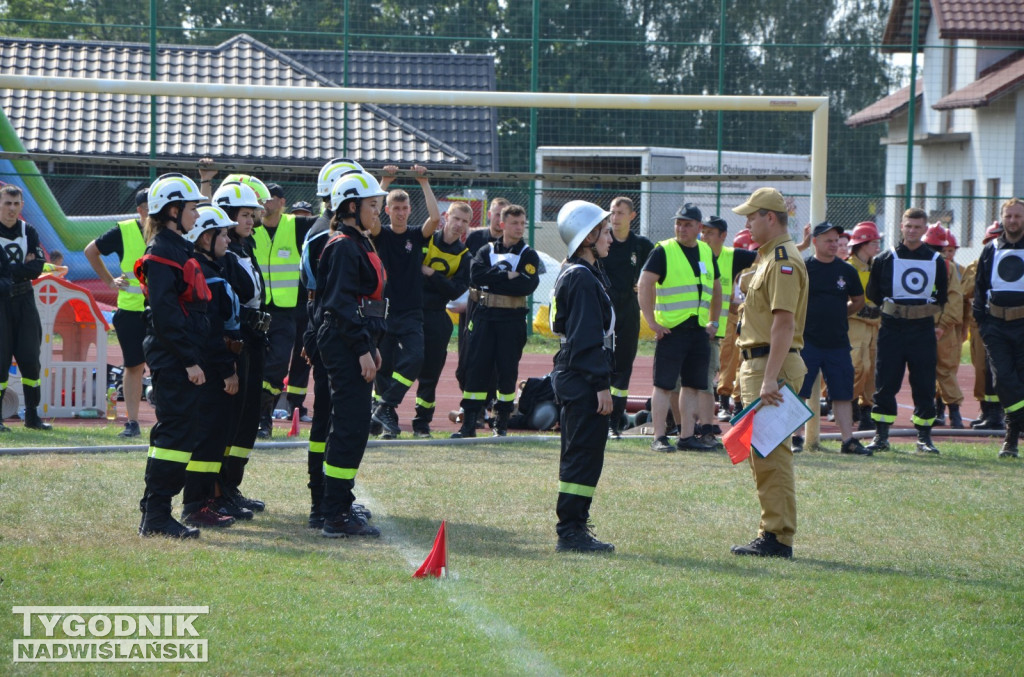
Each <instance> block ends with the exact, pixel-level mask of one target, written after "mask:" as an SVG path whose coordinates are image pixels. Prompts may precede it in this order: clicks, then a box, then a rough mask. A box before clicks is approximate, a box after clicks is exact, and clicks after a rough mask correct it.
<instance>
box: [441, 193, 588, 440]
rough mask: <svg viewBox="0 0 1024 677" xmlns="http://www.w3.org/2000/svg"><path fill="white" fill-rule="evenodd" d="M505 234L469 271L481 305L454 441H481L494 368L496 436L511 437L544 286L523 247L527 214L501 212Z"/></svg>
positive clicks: (471, 330)
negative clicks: (530, 328)
mask: <svg viewBox="0 0 1024 677" xmlns="http://www.w3.org/2000/svg"><path fill="white" fill-rule="evenodd" d="M501 229H502V236H501V239H500V240H498V241H496V242H492V243H491V244H489V245H486V246H484V247H481V248H480V250H479V251H478V252H477V253H476V255H475V256H474V257H473V261H472V263H471V264H470V268H469V279H470V285H471V287H470V298H472V299H473V300H474V301H475V302H476V304H477V305H476V307H475V308H474V309H473V315H472V316H471V317H470V318H469V324H468V325H467V328H466V373H465V381H466V384H465V387H464V388H463V391H462V410H463V417H462V427H461V428H460V429H459V431H458V432H455V433H453V434H452V437H455V438H459V437H476V419H477V415H478V413H479V412H480V410H481V409H482V408H483V407H484V406H485V404H486V400H487V391H488V388H489V387H490V386H491V385H492V384H493V383H492V382H493V381H494V378H493V375H494V371H493V370H494V369H495V367H496V368H497V384H496V385H497V391H496V398H497V403H496V404H495V405H494V412H495V420H494V434H495V435H496V436H498V437H504V436H505V435H507V434H508V419H509V415H510V414H511V413H512V405H513V403H514V402H515V396H516V383H517V380H518V378H519V359H520V358H521V357H522V356H523V346H525V345H526V313H527V307H526V306H527V297H528V296H529V295H530V294H532V293H533V292H534V290H536V289H537V285H538V284H540V277H539V276H538V272H539V269H540V257H539V256H538V255H537V252H535V251H534V250H533V249H532V248H531V247H529V246H528V245H527V244H526V243H525V242H524V241H523V233H524V232H525V230H526V210H525V209H523V208H522V207H521V206H519V205H509V206H507V207H505V209H503V210H502V212H501ZM606 434H607V433H606Z"/></svg>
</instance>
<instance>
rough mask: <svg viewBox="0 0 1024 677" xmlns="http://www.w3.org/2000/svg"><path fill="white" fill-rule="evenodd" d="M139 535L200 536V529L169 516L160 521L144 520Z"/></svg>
mask: <svg viewBox="0 0 1024 677" xmlns="http://www.w3.org/2000/svg"><path fill="white" fill-rule="evenodd" d="M139 536H166V537H167V538H199V529H193V528H192V527H187V526H185V525H184V524H181V523H180V522H178V520H176V519H174V518H173V517H170V516H168V517H167V518H165V519H164V520H161V521H160V522H159V523H155V524H154V523H152V522H150V521H148V520H143V522H142V524H141V525H139Z"/></svg>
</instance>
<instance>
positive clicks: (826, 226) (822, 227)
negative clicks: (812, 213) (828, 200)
mask: <svg viewBox="0 0 1024 677" xmlns="http://www.w3.org/2000/svg"><path fill="white" fill-rule="evenodd" d="M830 230H834V231H836V232H837V233H839V234H840V235H842V234H843V228H842V226H837V225H835V224H834V223H832V222H830V221H822V222H821V223H819V224H818V225H816V226H815V227H814V230H812V231H811V235H813V236H814V237H818V236H819V235H824V234H825V233H827V232H828V231H830Z"/></svg>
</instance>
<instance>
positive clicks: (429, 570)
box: [412, 520, 448, 578]
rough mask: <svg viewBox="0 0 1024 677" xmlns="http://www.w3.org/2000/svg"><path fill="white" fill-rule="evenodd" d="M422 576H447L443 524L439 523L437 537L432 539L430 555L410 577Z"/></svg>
mask: <svg viewBox="0 0 1024 677" xmlns="http://www.w3.org/2000/svg"><path fill="white" fill-rule="evenodd" d="M424 576H436V577H437V578H446V577H447V576H448V532H447V530H446V529H445V522H444V521H443V520H442V521H441V528H440V529H438V530H437V537H435V538H434V547H433V548H431V549H430V554H429V555H427V558H426V559H425V560H423V564H421V565H420V568H419V569H417V570H416V573H414V574H413V575H412V577H413V578H423V577H424Z"/></svg>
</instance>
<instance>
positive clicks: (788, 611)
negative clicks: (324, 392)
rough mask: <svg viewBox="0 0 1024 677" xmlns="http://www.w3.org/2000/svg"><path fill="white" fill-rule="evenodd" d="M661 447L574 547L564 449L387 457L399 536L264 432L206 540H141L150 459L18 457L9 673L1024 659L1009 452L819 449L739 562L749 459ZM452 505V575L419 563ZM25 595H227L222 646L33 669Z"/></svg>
mask: <svg viewBox="0 0 1024 677" xmlns="http://www.w3.org/2000/svg"><path fill="white" fill-rule="evenodd" d="M68 430H69V429H65V431H63V432H64V433H65V434H66V433H67V432H68ZM58 432H60V431H58ZM115 433H116V430H115V429H114V428H113V427H112V428H111V430H110V431H108V432H107V433H106V434H107V435H109V437H110V438H111V441H112V440H113V435H114V434H115ZM103 434H104V433H100V434H99V435H100V437H102V436H103ZM71 438H72V439H73V435H72V436H71ZM3 442H4V444H5V445H8V446H10V445H11V444H12V443H13V442H12V440H11V439H9V438H8V439H4V440H3ZM646 444H647V441H646V440H628V441H622V442H613V443H610V444H609V448H608V453H607V460H606V464H605V471H604V477H603V478H602V480H601V483H600V486H599V489H598V493H597V496H596V498H595V504H594V507H593V518H594V521H595V523H596V527H597V534H598V536H599V537H600V538H602V540H609V541H611V542H613V543H615V545H616V546H617V552H616V553H615V554H613V555H610V556H603V557H601V556H599V557H593V556H583V555H568V556H567V555H563V554H556V553H555V552H554V544H555V536H554V500H555V491H556V487H557V465H558V445H557V443H556V442H552V443H538V444H528V443H518V444H513V445H500V446H498V445H491V446H483V445H476V446H457V447H456V446H439V447H414V446H412V445H406V446H401V447H390V448H387V449H382V448H374V449H370V450H368V452H367V455H366V458H365V460H364V462H363V468H362V470H361V473H360V476H359V479H358V487H357V492H358V493H359V495H360V497H361V498H362V499H363V500H364V501H365V502H366V503H367V504H368V505H369V506H370V507H371V508H372V509H373V510H374V513H375V516H374V522H375V523H376V524H377V525H378V526H379V527H380V528H381V529H382V531H383V532H384V536H383V537H382V538H381V539H379V540H370V541H367V540H358V541H354V540H348V541H345V540H341V541H333V540H326V539H322V538H320V537H319V536H318V535H316V534H315V533H314V532H312V531H310V530H308V529H307V528H306V526H305V522H306V516H307V510H308V500H307V490H306V489H305V482H306V460H305V452H304V451H302V450H284V451H278V450H261V449H257V450H256V452H255V453H254V456H253V460H252V462H251V464H250V466H249V474H248V477H247V479H246V483H245V485H244V489H245V490H246V492H247V493H249V494H251V495H253V496H257V497H260V498H263V499H265V500H266V501H267V503H268V509H267V512H266V513H264V514H262V515H259V516H257V518H256V519H255V520H254V521H252V522H249V523H242V524H239V525H236V526H234V527H232V528H230V529H227V530H223V531H216V532H214V531H204V532H203V534H202V538H201V539H199V540H198V541H192V542H185V543H179V542H170V541H167V540H163V539H145V540H143V539H140V538H139V537H138V536H137V535H136V533H135V529H136V526H137V524H138V518H139V513H138V498H139V495H140V493H141V490H142V474H143V467H144V462H145V459H144V456H143V454H141V453H107V454H88V455H37V456H0V515H2V517H3V519H2V521H0V578H2V579H3V582H2V583H0V601H2V603H3V605H4V606H6V607H7V611H5V612H4V613H3V614H0V630H2V631H0V637H2V638H4V639H5V640H6V643H5V644H4V646H3V652H4V653H7V655H6V656H5V657H4V658H2V659H0V661H2V662H0V665H2V666H3V669H2V670H0V672H2V673H4V674H76V675H78V674H121V673H138V672H145V673H146V674H179V673H181V672H182V669H181V668H182V667H186V670H187V671H188V672H190V673H192V672H194V673H202V674H218V675H220V674H229V675H246V674H252V675H266V674H284V675H308V674H328V673H333V674H346V675H347V674H352V675H356V674H358V675H396V674H397V675H425V674H430V675H447V674H452V675H518V674H523V675H536V674H564V675H583V674H598V675H649V674H651V675H653V674H667V675H675V674H697V675H705V674H724V673H729V674H756V675H778V674H786V675H788V674H806V675H820V674H927V675H934V674H963V675H968V674H969V675H975V674H995V675H1009V674H1020V673H1021V672H1022V670H1024V666H1022V665H1021V660H1022V657H1024V577H1022V574H1024V563H1022V562H1024V539H1022V538H1021V535H1020V532H1021V524H1022V521H1021V505H1022V499H1024V466H1022V463H1021V462H1019V461H1012V462H1005V461H999V460H997V459H996V458H995V449H996V448H997V447H996V446H995V443H993V442H990V443H988V444H984V445H981V444H978V445H958V444H952V443H950V442H944V443H940V445H939V446H940V447H941V449H942V452H943V453H942V456H940V457H938V458H934V457H921V456H917V455H913V454H911V453H904V452H909V449H910V448H912V444H911V442H910V440H900V439H897V440H896V446H897V447H898V448H900V449H902V450H903V452H896V453H886V454H883V455H880V456H877V457H875V458H849V457H845V456H840V455H838V454H827V453H805V454H803V455H801V456H799V457H798V459H797V482H798V485H797V489H798V505H799V510H800V522H799V524H800V528H799V533H798V535H797V543H796V548H795V559H794V560H792V561H764V560H755V559H740V558H736V557H734V556H732V555H730V554H729V546H730V545H732V544H735V543H741V542H746V541H747V540H749V539H750V538H751V537H753V535H754V533H755V531H756V527H757V514H758V512H757V511H758V508H757V501H756V497H755V495H754V490H753V483H752V480H751V477H750V471H749V469H748V467H747V466H746V465H740V466H736V467H733V466H732V465H731V464H730V463H729V461H728V459H727V458H726V457H725V455H724V454H716V455H698V454H684V453H677V454H670V455H658V454H654V453H653V452H650V451H648V450H647V447H646ZM442 519H447V520H448V525H449V526H448V528H449V561H448V564H449V569H450V572H451V575H450V576H449V578H448V579H445V580H440V581H439V580H436V579H429V580H424V579H413V578H412V577H411V574H412V572H413V571H414V570H415V568H416V567H417V566H418V565H419V563H420V562H421V561H422V559H423V558H424V557H425V556H426V554H427V552H428V550H429V548H430V545H431V543H432V541H433V538H434V535H435V533H436V531H437V528H438V525H439V524H440V521H441V520H442ZM16 605H209V607H210V613H209V615H208V616H205V617H202V618H200V620H199V621H198V622H197V623H196V628H197V630H199V632H200V633H201V636H202V637H204V638H206V639H208V640H209V655H210V659H209V663H207V664H206V665H204V666H202V667H201V668H200V669H199V670H190V669H188V667H187V666H180V665H175V664H149V665H142V664H118V665H110V664H88V663H79V664H74V665H55V664H48V665H30V664H24V663H17V664H15V663H12V662H11V658H10V657H11V654H10V653H8V652H10V651H11V647H12V643H11V642H12V640H13V639H15V638H19V637H21V624H20V623H21V621H20V616H15V615H13V614H11V613H9V609H10V607H13V606H16ZM193 667H194V666H193Z"/></svg>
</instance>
